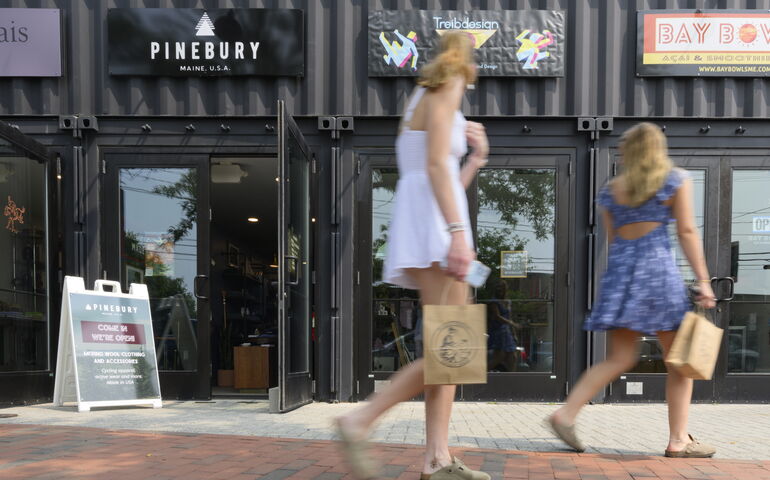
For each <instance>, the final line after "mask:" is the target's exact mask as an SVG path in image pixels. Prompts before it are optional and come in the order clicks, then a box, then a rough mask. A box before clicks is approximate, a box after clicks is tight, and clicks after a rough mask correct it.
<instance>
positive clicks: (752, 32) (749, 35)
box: [739, 23, 757, 43]
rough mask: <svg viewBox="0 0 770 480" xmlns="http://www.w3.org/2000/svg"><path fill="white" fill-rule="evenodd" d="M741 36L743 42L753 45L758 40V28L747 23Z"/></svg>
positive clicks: (742, 28)
mask: <svg viewBox="0 0 770 480" xmlns="http://www.w3.org/2000/svg"><path fill="white" fill-rule="evenodd" d="M739 35H740V37H741V42H743V43H751V42H753V41H754V40H755V39H756V38H757V27H755V26H754V25H752V24H750V23H747V24H746V25H744V26H742V27H741V30H740V33H739Z"/></svg>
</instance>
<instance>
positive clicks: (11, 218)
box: [3, 195, 27, 233]
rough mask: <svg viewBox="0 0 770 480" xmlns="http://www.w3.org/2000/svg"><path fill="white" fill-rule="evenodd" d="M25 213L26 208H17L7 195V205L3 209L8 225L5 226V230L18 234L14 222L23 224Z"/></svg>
mask: <svg viewBox="0 0 770 480" xmlns="http://www.w3.org/2000/svg"><path fill="white" fill-rule="evenodd" d="M26 211H27V209H26V208H19V207H17V206H16V202H14V201H13V200H12V199H11V196H10V195H8V205H6V207H5V209H3V215H5V216H6V217H8V223H7V224H6V225H5V228H7V229H8V230H10V231H11V232H13V233H19V231H18V230H16V222H19V223H24V212H26Z"/></svg>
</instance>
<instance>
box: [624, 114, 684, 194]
mask: <svg viewBox="0 0 770 480" xmlns="http://www.w3.org/2000/svg"><path fill="white" fill-rule="evenodd" d="M620 151H621V153H622V154H623V174H622V176H623V180H624V186H625V190H626V193H627V199H628V200H627V202H628V204H629V205H630V206H632V207H638V206H639V205H641V204H643V203H644V202H646V201H647V200H649V199H650V197H652V196H653V195H654V194H655V192H657V191H658V190H659V189H660V187H661V186H663V182H665V181H666V177H667V176H668V174H669V173H670V172H671V169H672V168H673V163H672V162H671V159H670V158H669V157H668V145H667V143H666V136H665V135H663V132H662V131H661V130H660V128H659V127H658V126H657V125H655V124H652V123H649V122H643V123H640V124H638V125H636V126H634V127H632V128H630V129H629V130H627V131H626V132H625V133H624V134H623V138H622V140H621V144H620Z"/></svg>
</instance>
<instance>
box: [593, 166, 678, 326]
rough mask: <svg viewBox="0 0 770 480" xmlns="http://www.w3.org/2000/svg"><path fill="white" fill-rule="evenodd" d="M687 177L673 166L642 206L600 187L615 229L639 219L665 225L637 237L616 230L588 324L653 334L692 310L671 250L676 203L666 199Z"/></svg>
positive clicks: (673, 323) (601, 201)
mask: <svg viewBox="0 0 770 480" xmlns="http://www.w3.org/2000/svg"><path fill="white" fill-rule="evenodd" d="M685 178H687V173H686V172H685V171H684V170H680V169H672V170H671V173H669V175H668V177H667V178H666V180H665V181H664V182H663V186H661V188H660V190H658V191H657V192H656V193H655V194H654V195H653V196H652V197H650V199H649V200H647V201H646V202H645V203H643V204H642V205H640V206H638V207H628V206H624V205H619V204H617V203H615V200H614V198H613V196H612V193H611V192H610V188H609V185H605V186H604V187H602V189H601V190H600V191H599V195H598V197H597V199H596V203H597V204H599V205H601V206H602V207H604V208H606V209H607V210H608V211H609V213H610V215H612V222H613V225H614V227H615V229H617V228H619V227H621V226H623V225H627V224H629V223H637V222H660V224H661V225H660V226H659V227H658V228H656V229H654V230H653V231H652V232H650V233H648V234H647V235H644V236H642V237H640V238H636V239H633V240H625V239H623V238H620V237H619V236H618V235H617V234H616V235H615V238H614V239H613V241H612V243H611V244H610V246H609V255H608V260H607V271H606V272H605V273H604V276H603V277H602V280H601V283H600V286H599V298H598V299H597V300H596V303H595V304H594V308H593V311H592V312H591V314H590V315H589V316H588V318H587V319H586V321H585V324H584V325H583V328H584V329H585V330H611V329H615V328H627V329H629V330H634V331H636V332H640V333H644V334H648V335H653V334H655V332H658V331H670V330H676V329H677V328H679V324H680V323H681V321H682V318H683V317H684V314H685V313H686V312H687V311H688V310H689V301H688V298H687V287H686V286H685V284H684V281H683V280H682V276H681V275H680V273H679V270H678V269H677V267H676V263H675V262H674V257H673V255H672V252H671V244H670V241H669V236H668V229H667V225H668V223H669V222H670V221H671V220H673V219H672V217H671V207H669V206H666V205H664V204H663V202H665V201H666V200H668V199H669V198H671V196H672V195H673V194H674V193H675V192H676V191H677V189H678V188H679V187H680V186H681V185H682V182H683V181H684V179H685Z"/></svg>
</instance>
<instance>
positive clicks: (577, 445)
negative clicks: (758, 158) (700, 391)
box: [549, 123, 715, 457]
mask: <svg viewBox="0 0 770 480" xmlns="http://www.w3.org/2000/svg"><path fill="white" fill-rule="evenodd" d="M620 149H621V153H622V156H623V157H622V164H623V165H622V166H623V172H622V173H621V174H620V175H619V176H618V177H617V178H615V179H614V180H612V181H610V182H609V183H608V184H607V185H605V186H604V187H603V188H602V189H601V191H600V192H599V195H598V198H597V200H596V202H597V203H598V204H599V205H600V206H601V207H603V210H602V215H603V221H604V225H605V226H606V228H607V232H608V235H609V239H608V243H609V255H608V265H607V271H606V273H605V274H604V277H603V278H602V280H601V284H600V287H599V288H600V289H599V298H598V299H597V301H596V304H595V306H594V309H593V311H592V312H591V315H590V316H589V317H588V318H587V319H586V321H585V325H584V328H585V329H586V330H593V331H597V330H598V331H605V330H606V331H609V340H610V342H609V343H610V347H609V354H608V356H607V359H606V360H605V361H603V362H602V363H600V364H598V365H596V366H594V367H592V368H591V369H589V370H588V371H586V372H585V373H584V374H583V376H582V377H581V378H580V380H579V381H578V383H577V385H575V388H574V389H573V390H572V392H571V393H570V394H569V396H568V397H567V401H566V404H565V405H564V406H563V407H561V408H559V409H558V410H557V411H556V412H554V414H553V415H552V416H551V417H550V418H549V422H550V424H551V427H552V428H553V430H554V433H556V435H557V436H558V437H559V438H561V439H562V440H563V441H564V442H565V443H567V444H568V445H569V446H570V447H572V448H574V449H575V450H577V451H583V450H584V449H585V447H584V446H583V444H582V442H580V440H579V439H578V438H577V435H576V434H575V426H574V425H575V418H576V417H577V415H578V413H579V412H580V410H581V409H582V408H583V406H584V405H585V404H586V403H587V402H588V401H589V400H590V399H591V398H593V397H594V396H595V395H596V394H597V393H598V392H599V390H601V389H602V388H604V387H605V386H607V385H608V384H609V383H610V382H612V381H613V380H615V379H616V378H617V377H618V376H620V375H621V374H622V373H624V372H627V371H629V370H631V369H632V368H633V367H634V365H636V363H637V361H638V357H639V337H640V336H641V335H657V336H658V339H659V340H660V343H661V345H662V347H663V351H664V353H665V354H668V351H669V349H670V348H671V344H672V342H673V340H674V335H675V334H676V330H677V328H679V324H680V323H681V321H682V318H683V317H684V315H685V313H686V312H687V311H688V309H689V302H688V299H687V288H686V286H685V284H684V281H683V280H682V277H681V275H680V274H679V270H678V269H677V266H676V263H675V262H674V258H673V255H672V254H671V246H670V243H669V236H668V231H667V224H668V223H669V222H670V221H672V220H673V221H675V222H676V232H677V236H678V239H679V244H680V245H681V247H682V251H683V252H684V254H685V256H686V257H687V261H688V262H689V263H690V266H691V268H692V270H693V272H694V274H695V277H696V279H697V282H698V288H699V290H700V294H699V295H698V297H697V298H696V299H695V300H696V301H697V302H698V303H699V304H700V305H701V306H702V307H704V308H713V307H714V305H715V298H714V292H713V291H712V290H711V280H710V277H709V273H708V269H707V267H706V261H705V259H704V257H703V248H702V243H701V239H700V235H699V233H698V229H697V227H696V225H695V216H694V214H693V205H692V203H693V202H692V182H691V181H690V179H689V178H688V176H687V173H686V172H685V171H684V170H681V169H678V168H674V167H673V165H672V163H671V159H670V158H669V157H668V154H667V146H666V137H665V136H664V135H663V132H661V130H660V128H658V127H657V126H656V125H654V124H651V123H640V124H639V125H636V126H635V127H633V128H631V129H630V130H628V131H627V132H626V133H625V134H624V135H623V139H622V141H621V145H620ZM692 388H693V380H692V379H690V378H686V377H684V376H682V375H680V374H679V373H678V372H677V371H676V370H673V369H669V370H668V377H667V378H666V402H667V403H668V423H669V440H668V446H667V447H666V451H665V455H666V456H668V457H711V456H712V455H714V452H715V449H714V448H713V447H710V446H708V445H705V444H702V443H700V442H698V441H696V440H695V439H694V438H693V437H692V436H691V435H690V434H689V433H688V431H687V416H688V412H689V408H690V399H691V397H692Z"/></svg>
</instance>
